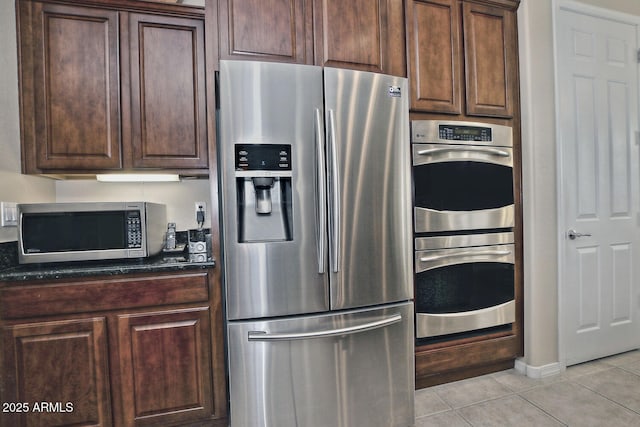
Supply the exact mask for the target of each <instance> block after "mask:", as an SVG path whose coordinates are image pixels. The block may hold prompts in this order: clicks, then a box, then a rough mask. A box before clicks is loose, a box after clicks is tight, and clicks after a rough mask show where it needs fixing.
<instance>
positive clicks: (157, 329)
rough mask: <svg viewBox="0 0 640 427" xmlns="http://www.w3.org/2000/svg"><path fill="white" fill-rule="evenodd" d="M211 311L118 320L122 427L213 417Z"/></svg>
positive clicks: (184, 311) (171, 312) (121, 318)
mask: <svg viewBox="0 0 640 427" xmlns="http://www.w3.org/2000/svg"><path fill="white" fill-rule="evenodd" d="M210 331H211V329H210V322H209V308H208V307H202V308H193V309H184V310H174V311H165V312H153V313H140V314H131V315H120V316H118V317H117V335H118V336H117V343H118V359H119V362H118V363H119V364H120V368H119V379H118V381H117V383H118V384H120V388H121V389H120V390H119V395H120V396H121V399H122V400H121V402H120V405H121V414H119V415H116V418H120V420H121V423H122V425H123V426H144V425H174V424H178V423H187V422H190V421H196V420H203V419H207V418H210V417H212V413H213V404H212V401H213V399H214V396H212V388H211V377H212V367H211V366H212V365H211V338H210Z"/></svg>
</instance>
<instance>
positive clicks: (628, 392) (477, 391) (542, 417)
mask: <svg viewBox="0 0 640 427" xmlns="http://www.w3.org/2000/svg"><path fill="white" fill-rule="evenodd" d="M415 403H416V424H415V426H416V427H427V426H428V427H432V426H433V427H438V426H446V427H458V426H460V427H469V426H483V427H484V426H486V427H493V426H497V427H503V426H517V427H529V426H531V427H544V426H551V427H553V426H576V427H589V426H594V427H602V426H606V427H615V426H621V427H630V426H640V351H632V352H628V353H623V354H620V355H616V356H611V357H608V358H605V359H599V360H595V361H592V362H588V363H583V364H580V365H575V366H571V367H569V368H568V369H567V370H566V371H565V372H564V373H562V374H559V375H555V376H552V377H548V378H542V379H532V378H528V377H526V376H524V375H521V374H520V373H518V372H516V371H515V370H508V371H503V372H497V373H494V374H489V375H484V376H481V377H477V378H470V379H467V380H462V381H457V382H454V383H449V384H443V385H439V386H434V387H429V388H425V389H421V390H417V391H416V400H415Z"/></svg>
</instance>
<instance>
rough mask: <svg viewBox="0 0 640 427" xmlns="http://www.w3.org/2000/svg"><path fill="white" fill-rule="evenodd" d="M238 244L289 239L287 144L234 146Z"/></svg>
mask: <svg viewBox="0 0 640 427" xmlns="http://www.w3.org/2000/svg"><path fill="white" fill-rule="evenodd" d="M235 170H236V172H235V177H236V194H237V206H238V242H241V243H243V242H244V243H251V242H273V241H287V240H293V227H292V225H293V219H292V211H291V210H292V206H291V145H289V144H236V145H235Z"/></svg>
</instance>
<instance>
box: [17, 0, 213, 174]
mask: <svg viewBox="0 0 640 427" xmlns="http://www.w3.org/2000/svg"><path fill="white" fill-rule="evenodd" d="M61 2H62V1H61ZM61 2H55V3H54V2H47V1H42V2H38V1H26V0H20V1H18V2H17V11H18V19H19V22H18V31H19V60H20V98H21V111H20V113H21V138H22V145H23V146H22V153H23V156H22V157H23V158H22V163H23V172H25V173H56V174H66V173H69V174H74V173H93V172H101V171H115V170H122V169H159V168H162V169H170V170H175V171H181V170H188V171H194V170H197V172H193V173H196V174H203V173H207V171H208V169H207V166H208V160H209V153H208V149H207V146H208V141H207V138H208V134H207V116H206V115H207V107H206V96H207V95H206V76H205V69H206V68H205V43H204V40H205V34H204V20H203V19H202V17H200V16H199V15H198V14H194V13H191V12H193V11H191V10H187V9H186V8H185V13H184V16H180V15H179V14H176V13H175V12H176V11H175V10H173V9H172V8H171V7H169V6H166V5H157V6H156V5H152V4H150V3H144V2H134V1H132V2H129V3H127V2H124V1H122V0H119V1H117V2H114V3H113V4H111V3H109V2H107V1H104V0H96V2H97V4H95V6H96V7H85V6H81V5H78V3H79V2H73V1H69V5H64V4H58V3H61ZM146 5H149V7H150V8H153V7H161V6H162V7H161V9H164V8H167V9H171V10H173V12H174V14H172V15H163V14H161V13H154V14H151V13H148V14H147V13H136V12H135V11H139V10H143V11H144V10H145V9H146V7H145V6H146ZM97 6H102V7H97ZM127 7H130V8H131V9H127ZM174 8H175V6H174Z"/></svg>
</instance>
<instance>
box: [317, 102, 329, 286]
mask: <svg viewBox="0 0 640 427" xmlns="http://www.w3.org/2000/svg"><path fill="white" fill-rule="evenodd" d="M315 117H316V123H315V126H316V156H317V163H316V168H317V171H316V179H317V183H316V184H317V190H318V200H317V209H318V222H319V224H318V226H317V227H316V233H317V235H316V239H317V240H316V242H317V244H316V247H317V250H318V273H319V274H324V273H325V265H326V263H327V262H326V258H325V256H326V248H325V246H324V244H325V240H326V236H327V212H326V210H325V209H326V205H327V177H326V172H325V157H324V135H323V129H324V123H323V121H322V113H321V112H320V109H318V108H316V116H315Z"/></svg>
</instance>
